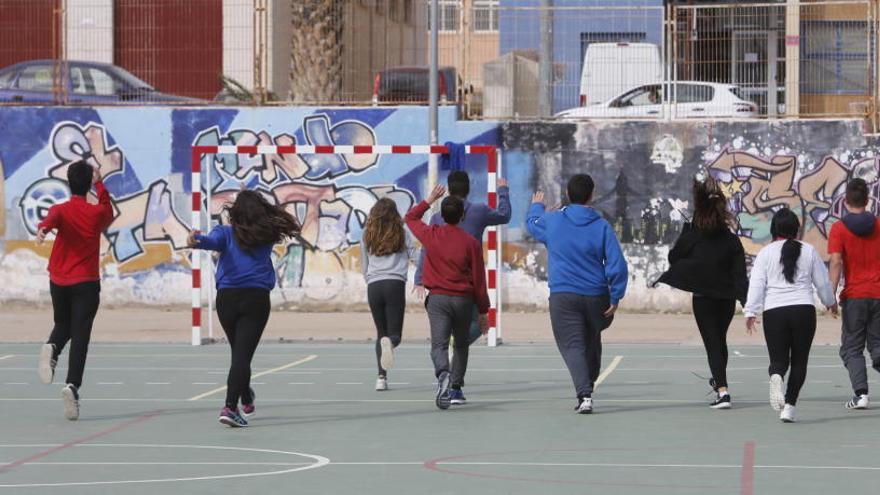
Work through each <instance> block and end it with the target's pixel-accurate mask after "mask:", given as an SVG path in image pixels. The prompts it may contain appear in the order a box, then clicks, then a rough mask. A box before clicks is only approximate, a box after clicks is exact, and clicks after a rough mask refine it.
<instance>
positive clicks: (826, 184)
mask: <svg viewBox="0 0 880 495" xmlns="http://www.w3.org/2000/svg"><path fill="white" fill-rule="evenodd" d="M502 136H503V137H502V139H503V148H504V150H505V163H506V164H507V165H508V166H513V167H528V168H532V169H533V170H534V174H533V176H532V187H534V188H536V189H542V190H544V191H546V192H547V194H548V196H549V198H550V200H549V201H548V202H551V203H555V202H558V201H561V200H562V194H563V191H562V187H561V186H562V185H563V184H564V183H565V181H566V180H567V178H568V177H570V176H571V175H573V174H576V173H589V174H591V175H592V176H593V178H594V179H595V180H596V184H597V190H596V193H595V200H594V206H595V207H596V208H597V209H599V210H600V211H601V212H602V214H603V215H604V216H605V217H606V218H607V219H608V220H609V221H610V222H611V223H612V224H613V225H614V227H615V229H616V231H617V233H618V236H619V237H620V239H621V241H622V243H623V245H624V251H625V253H626V256H627V259H628V261H629V263H630V271H631V273H632V280H631V282H630V290H629V292H628V296H627V299H626V301H625V305H626V306H627V307H629V308H630V309H645V310H670V311H677V310H685V309H687V308H688V306H689V302H688V298H687V297H686V295H685V294H682V293H680V292H677V291H673V290H671V289H669V288H664V287H660V288H657V289H651V288H649V287H650V285H651V282H653V281H654V280H656V279H657V277H658V276H659V274H660V273H661V272H662V271H663V270H665V269H666V266H667V264H666V255H667V253H668V249H669V247H670V245H671V244H672V243H673V242H674V241H675V239H676V238H677V236H678V234H679V232H680V230H681V225H682V223H683V222H684V221H686V220H687V219H688V218H689V215H690V206H691V205H690V203H691V198H690V194H691V193H690V191H691V184H692V180H693V178H694V177H701V178H702V177H705V176H707V175H710V176H712V177H714V178H716V179H717V180H719V181H720V182H721V185H722V187H723V188H724V190H725V192H726V193H727V196H728V197H729V198H730V208H731V209H732V211H733V212H734V213H735V214H736V216H737V219H738V223H739V228H738V234H739V236H740V238H741V239H742V242H743V244H744V246H745V248H746V251H747V253H749V254H750V255H752V256H753V255H755V254H757V252H758V250H760V248H761V247H762V246H763V245H765V244H766V243H768V242H769V241H770V218H771V217H772V215H773V212H774V211H776V210H777V209H778V208H781V207H788V208H791V209H792V210H793V211H795V212H796V213H798V215H799V216H800V217H801V222H802V225H803V226H804V229H803V238H804V240H805V241H807V242H810V243H812V244H813V245H814V246H816V247H817V248H818V249H819V250H820V251H821V252H822V253H823V254H825V253H826V250H827V236H828V231H829V229H830V227H831V224H832V223H834V222H835V221H837V220H838V219H840V218H841V217H842V216H843V215H844V212H845V210H844V208H843V203H842V201H843V191H844V187H845V183H846V181H847V180H848V179H849V178H851V177H861V178H863V179H865V180H867V181H868V183H869V184H871V187H872V189H871V190H872V192H873V197H874V201H873V202H872V205H871V208H873V210H874V212H875V213H880V209H878V208H880V202H878V201H877V200H878V199H880V181H878V165H880V156H878V155H877V153H876V144H877V143H876V141H875V140H869V139H868V138H866V137H864V136H863V135H862V133H861V129H860V123H859V122H856V121H842V122H828V121H798V122H780V123H767V122H744V121H743V122H726V123H676V124H670V123H658V122H627V123H604V124H601V123H581V124H506V125H504V126H503V131H502ZM521 207H522V206H521ZM511 240H512V241H515V242H514V243H513V244H514V245H513V246H511V249H509V251H510V252H512V253H513V254H512V256H513V257H511V258H510V259H509V261H510V262H511V265H512V267H514V268H516V269H520V270H522V271H524V272H525V274H526V275H533V276H534V277H535V278H537V279H540V278H542V277H543V276H544V273H543V267H544V266H545V265H544V260H543V249H541V248H540V247H539V246H536V245H535V244H534V243H532V242H531V241H530V240H529V239H528V238H527V236H526V235H525V234H524V233H523V232H522V231H519V232H518V233H517V237H516V238H515V239H514V238H513V236H511ZM510 290H514V289H510Z"/></svg>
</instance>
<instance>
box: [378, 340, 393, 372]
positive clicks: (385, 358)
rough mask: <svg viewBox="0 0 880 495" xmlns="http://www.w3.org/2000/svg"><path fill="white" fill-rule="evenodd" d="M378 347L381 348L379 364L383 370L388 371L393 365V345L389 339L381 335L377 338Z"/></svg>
mask: <svg viewBox="0 0 880 495" xmlns="http://www.w3.org/2000/svg"><path fill="white" fill-rule="evenodd" d="M379 347H381V348H382V354H381V355H380V356H379V365H380V366H382V369H383V370H385V371H388V370H390V369H391V368H393V367H394V346H393V345H392V344H391V339H389V338H388V337H382V338H381V339H379Z"/></svg>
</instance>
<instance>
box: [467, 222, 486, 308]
mask: <svg viewBox="0 0 880 495" xmlns="http://www.w3.org/2000/svg"><path fill="white" fill-rule="evenodd" d="M470 251H471V275H472V276H473V277H474V301H476V303H477V309H478V310H479V312H480V314H481V315H484V314H486V313H488V312H489V292H488V291H487V290H486V264H485V263H483V249H482V247H481V246H480V243H479V242H478V241H477V240H476V239H474V242H472V243H471V249H470Z"/></svg>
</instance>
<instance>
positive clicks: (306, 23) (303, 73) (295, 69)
mask: <svg viewBox="0 0 880 495" xmlns="http://www.w3.org/2000/svg"><path fill="white" fill-rule="evenodd" d="M346 3H347V2H346V1H345V0H290V8H291V13H292V16H291V19H292V20H291V24H292V26H291V27H292V34H291V44H290V45H291V46H290V48H291V51H290V74H289V77H290V95H289V97H290V100H292V101H296V102H332V101H338V100H339V97H340V95H341V93H342V27H343V16H342V14H343V10H342V9H343V7H344V5H345V4H346Z"/></svg>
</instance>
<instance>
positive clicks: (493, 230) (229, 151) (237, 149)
mask: <svg viewBox="0 0 880 495" xmlns="http://www.w3.org/2000/svg"><path fill="white" fill-rule="evenodd" d="M448 153H449V149H448V148H447V147H446V146H438V145H383V146H358V145H327V146H320V145H317V146H312V145H291V146H193V147H192V176H191V178H192V184H191V191H192V220H191V226H192V229H193V230H201V226H202V208H203V205H204V201H203V198H202V159H203V158H204V157H205V156H206V155H224V154H226V155H236V154H237V155H247V156H255V155H268V154H279V155H285V154H309V155H314V154H317V155H320V154H343V155H358V154H363V155H445V154H448ZM465 153H466V154H468V155H483V156H485V157H486V173H487V177H486V179H487V192H488V194H487V203H488V204H489V206H490V207H492V208H497V206H498V176H499V174H500V156H499V154H498V148H497V147H496V146H491V145H470V146H465ZM208 182H209V184H208V188H210V187H211V184H210V175H208ZM207 219H208V227H209V228H210V222H211V215H210V206H209V214H208V215H207ZM483 240H484V242H485V244H486V247H487V257H488V260H487V263H486V284H487V287H488V292H489V304H490V309H489V334H488V336H487V340H488V345H489V346H490V347H495V346H497V345H498V344H500V343H501V324H500V323H501V292H500V283H499V282H500V275H501V245H502V239H501V230H500V229H499V228H498V227H496V226H490V227H488V228H487V229H486V232H485V234H484V236H483ZM210 266H211V265H210V263H209V264H208V267H209V269H210ZM190 267H191V270H192V345H201V344H202V296H203V294H202V252H201V251H200V250H197V249H193V250H192V253H191V254H190ZM208 318H211V315H210V314H209V315H208Z"/></svg>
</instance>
